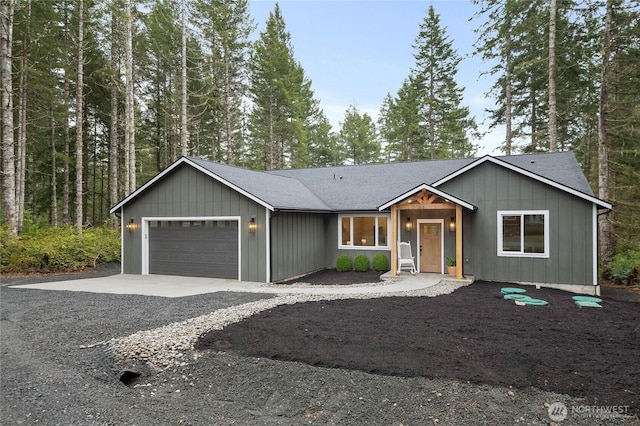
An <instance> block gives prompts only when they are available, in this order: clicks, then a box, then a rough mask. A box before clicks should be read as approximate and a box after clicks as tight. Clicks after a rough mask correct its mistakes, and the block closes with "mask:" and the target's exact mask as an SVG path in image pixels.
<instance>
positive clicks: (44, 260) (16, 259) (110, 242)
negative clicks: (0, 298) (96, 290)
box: [0, 221, 120, 273]
mask: <svg viewBox="0 0 640 426" xmlns="http://www.w3.org/2000/svg"><path fill="white" fill-rule="evenodd" d="M0 242H1V244H2V245H1V247H0V271H1V272H2V273H8V272H55V271H73V270H78V269H82V268H85V267H95V266H96V265H97V264H98V263H107V262H116V261H120V230H119V229H112V228H111V227H110V226H107V225H105V226H103V227H92V228H88V229H85V230H84V231H83V233H82V235H77V234H76V232H75V228H73V227H72V226H68V225H65V226H59V227H53V226H49V225H38V224H34V223H28V222H27V221H25V225H24V227H23V229H22V233H21V234H20V235H19V236H17V237H14V236H11V235H10V234H9V232H8V229H7V227H6V226H3V227H2V228H0Z"/></svg>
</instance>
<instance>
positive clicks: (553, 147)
mask: <svg viewBox="0 0 640 426" xmlns="http://www.w3.org/2000/svg"><path fill="white" fill-rule="evenodd" d="M556 17H557V5H556V0H551V5H550V7H549V151H550V152H555V151H557V150H558V113H557V110H556Z"/></svg>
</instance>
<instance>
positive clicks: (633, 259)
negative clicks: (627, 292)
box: [603, 249, 640, 286]
mask: <svg viewBox="0 0 640 426" xmlns="http://www.w3.org/2000/svg"><path fill="white" fill-rule="evenodd" d="M603 277H604V278H605V279H607V280H611V281H613V282H614V283H616V284H622V285H630V286H633V285H640V249H626V250H622V251H620V252H619V253H618V254H616V255H615V256H614V257H613V259H612V260H611V262H609V263H608V264H607V266H606V268H605V270H604V274H603Z"/></svg>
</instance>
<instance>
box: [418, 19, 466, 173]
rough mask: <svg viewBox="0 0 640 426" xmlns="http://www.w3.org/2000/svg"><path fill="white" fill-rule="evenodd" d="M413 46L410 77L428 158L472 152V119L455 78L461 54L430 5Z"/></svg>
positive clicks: (462, 89) (461, 88)
mask: <svg viewBox="0 0 640 426" xmlns="http://www.w3.org/2000/svg"><path fill="white" fill-rule="evenodd" d="M414 48H415V50H416V53H415V54H414V57H415V59H416V66H415V69H414V70H413V73H414V76H413V79H414V81H415V84H416V87H417V90H418V97H419V103H420V108H419V111H420V115H421V116H422V121H423V122H424V132H425V133H424V135H425V137H426V143H427V144H428V148H429V158H431V159H432V160H433V159H436V158H443V157H450V156H451V155H460V154H461V153H470V152H471V153H472V152H473V151H474V149H473V148H471V149H469V148H470V147H471V145H470V143H469V138H470V136H471V135H470V132H471V131H473V130H475V127H476V125H475V120H474V119H472V118H470V117H469V109H468V108H466V107H463V106H462V105H461V104H462V97H463V91H464V88H463V87H460V86H458V84H457V83H456V81H455V76H456V74H457V73H458V66H459V64H460V61H461V60H462V58H461V57H460V56H459V55H458V54H457V52H456V51H455V50H454V49H453V47H452V42H451V41H450V40H449V37H448V35H447V34H446V29H445V28H443V27H442V26H441V25H440V16H439V15H438V14H436V12H435V10H434V8H433V6H429V9H428V11H427V16H426V17H425V19H424V21H423V22H422V23H421V24H420V31H419V33H418V36H417V37H416V41H415V45H414Z"/></svg>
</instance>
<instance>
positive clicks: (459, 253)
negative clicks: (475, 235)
mask: <svg viewBox="0 0 640 426" xmlns="http://www.w3.org/2000/svg"><path fill="white" fill-rule="evenodd" d="M456 279H457V280H461V279H462V206H461V205H460V204H456Z"/></svg>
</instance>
